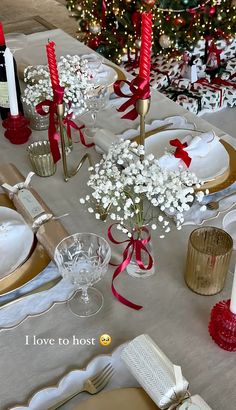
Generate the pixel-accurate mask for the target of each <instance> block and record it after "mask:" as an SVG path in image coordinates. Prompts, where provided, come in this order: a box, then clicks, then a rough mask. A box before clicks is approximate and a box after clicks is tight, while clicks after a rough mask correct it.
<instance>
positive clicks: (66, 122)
mask: <svg viewBox="0 0 236 410" xmlns="http://www.w3.org/2000/svg"><path fill="white" fill-rule="evenodd" d="M72 115H73V113H72V112H71V113H69V114H67V116H66V117H65V118H64V119H63V124H64V125H66V130H67V135H68V137H69V138H70V139H71V128H74V129H75V130H76V131H78V132H79V137H80V141H81V143H82V144H83V145H84V146H85V147H86V148H90V147H93V146H94V143H93V142H91V143H89V144H87V143H86V142H85V138H84V134H83V131H82V130H83V129H84V128H85V125H81V126H80V127H79V126H78V125H77V124H76V123H75V122H74V121H72V119H71V118H72ZM75 142H79V141H75Z"/></svg>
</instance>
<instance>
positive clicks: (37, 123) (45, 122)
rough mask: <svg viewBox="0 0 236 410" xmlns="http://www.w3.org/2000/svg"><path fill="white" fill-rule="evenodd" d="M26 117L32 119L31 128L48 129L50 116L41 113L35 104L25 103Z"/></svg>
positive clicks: (37, 129)
mask: <svg viewBox="0 0 236 410" xmlns="http://www.w3.org/2000/svg"><path fill="white" fill-rule="evenodd" d="M24 113H25V117H26V118H28V120H29V121H30V128H32V130H36V131H43V130H47V129H48V126H49V116H48V115H40V114H38V113H37V111H36V110H35V106H34V105H33V104H24Z"/></svg>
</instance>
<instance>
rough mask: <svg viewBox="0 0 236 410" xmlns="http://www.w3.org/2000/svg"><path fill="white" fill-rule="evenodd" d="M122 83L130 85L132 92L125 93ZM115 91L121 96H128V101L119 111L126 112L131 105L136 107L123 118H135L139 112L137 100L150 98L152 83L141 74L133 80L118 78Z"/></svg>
mask: <svg viewBox="0 0 236 410" xmlns="http://www.w3.org/2000/svg"><path fill="white" fill-rule="evenodd" d="M122 83H125V84H127V85H128V86H129V89H130V92H131V94H128V95H127V94H124V93H123V92H122V91H121V85H122ZM114 92H115V93H116V94H117V95H118V96H119V97H124V98H128V101H126V102H125V103H124V104H122V105H121V106H120V107H119V108H118V109H117V111H119V112H124V111H126V110H127V108H129V107H130V106H132V105H133V106H134V108H133V109H132V110H131V111H129V112H128V113H127V114H125V115H123V116H122V117H121V118H124V119H127V120H135V118H137V116H138V113H137V111H136V108H135V103H136V101H137V100H139V99H141V100H145V99H147V98H150V84H149V81H148V80H145V79H143V78H141V77H139V76H137V77H136V78H134V80H132V81H124V80H118V81H116V82H115V83H114Z"/></svg>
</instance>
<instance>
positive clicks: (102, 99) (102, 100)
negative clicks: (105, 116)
mask: <svg viewBox="0 0 236 410" xmlns="http://www.w3.org/2000/svg"><path fill="white" fill-rule="evenodd" d="M108 99H109V91H108V87H107V86H106V85H100V86H98V87H95V88H94V89H92V90H90V91H89V92H88V95H87V100H86V105H87V109H88V111H89V112H90V114H91V117H92V124H91V127H92V128H95V124H96V119H97V113H98V112H99V111H101V110H103V109H104V108H105V107H106V105H107V103H108Z"/></svg>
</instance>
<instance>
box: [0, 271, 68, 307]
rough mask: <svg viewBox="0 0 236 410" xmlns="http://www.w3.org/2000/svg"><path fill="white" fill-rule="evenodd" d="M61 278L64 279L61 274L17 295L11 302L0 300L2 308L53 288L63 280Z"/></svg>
mask: <svg viewBox="0 0 236 410" xmlns="http://www.w3.org/2000/svg"><path fill="white" fill-rule="evenodd" d="M61 279H62V277H61V276H60V277H59V278H55V279H52V280H50V281H49V282H47V283H44V284H43V285H40V286H38V287H37V288H36V289H33V290H30V291H28V292H26V293H25V294H24V295H22V296H17V297H16V298H15V299H14V300H11V301H10V302H3V303H1V301H0V309H3V308H5V307H7V306H10V305H13V304H14V303H15V302H19V301H20V300H24V299H25V298H26V297H27V296H30V295H35V294H37V293H41V292H43V291H44V290H48V289H51V288H53V286H55V285H56V284H57V283H59V282H60V281H61Z"/></svg>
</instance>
